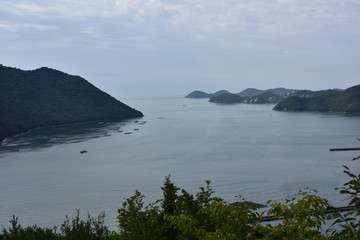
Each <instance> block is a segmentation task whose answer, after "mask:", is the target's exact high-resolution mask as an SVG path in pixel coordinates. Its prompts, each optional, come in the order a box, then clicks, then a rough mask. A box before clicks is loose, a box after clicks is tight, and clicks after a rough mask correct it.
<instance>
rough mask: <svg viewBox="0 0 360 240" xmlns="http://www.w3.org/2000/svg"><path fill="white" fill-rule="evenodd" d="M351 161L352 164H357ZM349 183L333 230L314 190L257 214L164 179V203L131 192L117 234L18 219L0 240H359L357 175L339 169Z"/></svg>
mask: <svg viewBox="0 0 360 240" xmlns="http://www.w3.org/2000/svg"><path fill="white" fill-rule="evenodd" d="M357 159H359V158H356V159H354V160H357ZM344 168H345V170H344V172H345V173H346V174H347V175H348V176H349V177H350V180H349V181H348V182H346V183H345V184H344V186H343V187H342V188H341V189H340V194H345V195H347V196H348V198H349V206H350V205H351V206H354V207H353V209H352V210H350V211H348V212H346V213H345V214H337V215H336V216H335V217H334V223H333V225H332V226H331V227H330V228H328V229H326V231H325V229H324V225H325V220H326V219H327V216H326V215H325V210H326V209H328V208H331V206H330V204H329V202H328V201H327V200H326V199H324V198H321V197H319V196H318V195H317V192H316V191H315V190H311V189H304V190H302V191H299V193H298V194H296V195H295V196H293V197H290V196H289V197H288V198H287V199H285V201H284V202H274V201H269V202H268V203H267V204H268V209H267V210H266V211H263V212H259V211H258V210H256V208H255V207H252V206H251V205H247V204H230V203H227V202H225V201H223V200H222V199H221V198H218V197H213V196H212V195H213V193H214V191H213V190H212V188H211V187H210V181H206V186H205V187H200V191H199V192H198V193H196V194H195V195H194V194H191V193H189V192H187V191H186V190H185V189H180V188H178V187H177V186H175V184H174V183H173V182H171V180H170V176H168V177H166V178H165V181H164V185H163V187H161V189H162V191H163V198H162V199H161V200H158V201H156V202H155V203H151V204H148V205H145V203H144V196H143V195H142V194H141V193H140V192H139V191H136V192H135V194H134V195H133V196H131V197H129V198H127V199H125V200H124V202H123V203H122V207H121V208H120V209H118V217H117V220H118V223H119V229H118V231H117V232H115V231H114V232H110V231H109V229H108V227H106V226H105V225H104V218H105V214H104V213H102V214H100V215H99V216H98V217H97V218H92V217H91V216H90V215H88V219H87V220H85V221H84V220H81V219H80V218H79V212H77V215H76V216H75V218H73V219H72V220H70V219H69V218H68V217H66V220H65V222H64V223H63V224H62V225H61V227H60V231H58V229H57V228H56V227H54V228H41V227H38V226H36V225H35V226H33V227H27V228H22V227H21V225H19V223H18V221H17V218H16V217H13V219H12V220H11V221H10V223H11V227H10V228H9V229H5V228H3V229H2V232H1V234H0V240H18V239H24V240H42V239H44V240H53V239H54V240H58V239H59V240H60V239H61V240H62V239H66V240H75V239H76V240H85V239H89V240H115V239H118V240H138V239H146V240H152V239H154V240H155V239H156V240H162V239H163V240H167V239H168V240H172V239H179V240H185V239H189V240H192V239H194V240H195V239H199V240H205V239H206V240H208V239H210V240H211V239H229V240H231V239H234V240H235V239H269V240H277V239H360V221H359V219H360V174H359V175H356V174H354V173H352V172H351V170H350V169H349V168H348V167H346V166H344ZM264 215H271V216H273V217H274V218H276V219H278V221H277V222H276V223H275V224H265V223H261V220H262V219H263V216H264Z"/></svg>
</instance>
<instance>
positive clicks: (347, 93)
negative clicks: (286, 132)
mask: <svg viewBox="0 0 360 240" xmlns="http://www.w3.org/2000/svg"><path fill="white" fill-rule="evenodd" d="M274 110H277V111H316V112H348V113H360V85H358V86H354V87H351V88H348V89H346V90H344V91H336V92H330V93H327V94H323V95H321V96H318V97H315V98H301V97H298V96H295V97H289V98H286V99H284V100H283V101H282V102H280V103H279V104H277V105H276V106H275V107H274Z"/></svg>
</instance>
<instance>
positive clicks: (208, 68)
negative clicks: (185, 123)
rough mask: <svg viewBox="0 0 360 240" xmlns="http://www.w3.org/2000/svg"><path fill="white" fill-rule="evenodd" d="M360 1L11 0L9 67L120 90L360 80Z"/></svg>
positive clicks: (0, 59)
mask: <svg viewBox="0 0 360 240" xmlns="http://www.w3.org/2000/svg"><path fill="white" fill-rule="evenodd" d="M359 10H360V1H358V0H344V1H333V0H330V1H323V0H314V1H305V2H304V1H301V2H300V1H294V0H274V1H260V0H255V1H245V0H237V1H233V0H224V1H212V0H211V1H209V0H206V1H205V0H191V1H190V0H103V1H100V0H86V1H85V0H76V1H75V0H54V1H40V0H29V1H21V0H11V1H10V0H4V1H3V2H2V4H1V6H0V13H1V17H0V34H1V36H2V37H1V39H0V43H1V46H2V48H1V51H0V63H1V64H3V65H4V66H10V67H16V68H20V69H24V70H33V69H37V68H40V67H43V66H45V67H50V68H54V69H57V70H60V71H63V72H66V73H69V74H71V75H79V76H81V77H83V78H85V79H86V80H88V81H89V82H91V83H92V84H94V85H95V86H96V87H98V88H100V89H101V90H103V91H105V92H108V93H109V94H111V95H113V96H116V97H128V96H142V95H146V96H153V95H185V94H188V93H190V92H192V91H194V90H201V91H205V92H215V91H218V90H221V89H226V90H228V91H230V92H240V91H242V90H244V89H246V88H257V89H269V88H277V87H284V88H290V89H309V90H323V89H332V88H340V89H346V88H349V87H351V86H354V85H357V84H359V79H358V76H359V74H360V61H359V60H360V59H359V58H360V57H359V56H360V54H359V52H360V44H359V43H360V28H359V27H358V26H359V24H360V14H359V12H360V11H359Z"/></svg>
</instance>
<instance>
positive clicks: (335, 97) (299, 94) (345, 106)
mask: <svg viewBox="0 0 360 240" xmlns="http://www.w3.org/2000/svg"><path fill="white" fill-rule="evenodd" d="M199 93H201V94H199ZM221 93H222V94H216V95H215V94H212V95H211V94H210V95H209V94H207V93H204V92H201V91H195V92H192V93H190V94H189V95H187V96H186V97H187V98H192V97H194V96H196V97H195V98H200V97H201V96H202V97H203V98H205V97H206V96H207V98H209V102H212V103H220V104H235V103H243V104H276V106H275V107H274V108H273V110H276V111H315V112H346V113H360V85H358V86H354V87H351V88H348V89H346V90H340V89H328V90H321V91H311V90H295V89H286V88H273V89H268V90H259V89H255V88H247V89H245V90H244V91H242V92H239V93H237V94H234V93H230V92H228V91H225V90H222V91H221Z"/></svg>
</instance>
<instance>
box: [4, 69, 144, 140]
mask: <svg viewBox="0 0 360 240" xmlns="http://www.w3.org/2000/svg"><path fill="white" fill-rule="evenodd" d="M0 116H1V117H0V142H1V140H2V139H4V138H5V137H7V136H11V135H14V134H18V133H21V132H25V131H27V130H30V129H32V128H36V127H44V126H51V125H58V124H70V123H78V122H85V121H97V120H122V119H128V118H138V117H142V116H143V114H142V113H141V112H140V111H137V110H135V109H133V108H131V107H129V106H127V105H125V104H124V103H122V102H120V101H118V100H116V99H115V98H114V97H112V96H110V95H109V94H107V93H105V92H103V91H101V90H99V89H98V88H96V87H95V86H94V85H92V84H91V83H89V82H88V81H86V80H85V79H83V78H81V77H79V76H73V75H69V74H66V73H64V72H61V71H58V70H55V69H50V68H46V67H42V68H39V69H36V70H31V71H24V70H21V69H17V68H12V67H6V66H3V65H0Z"/></svg>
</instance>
